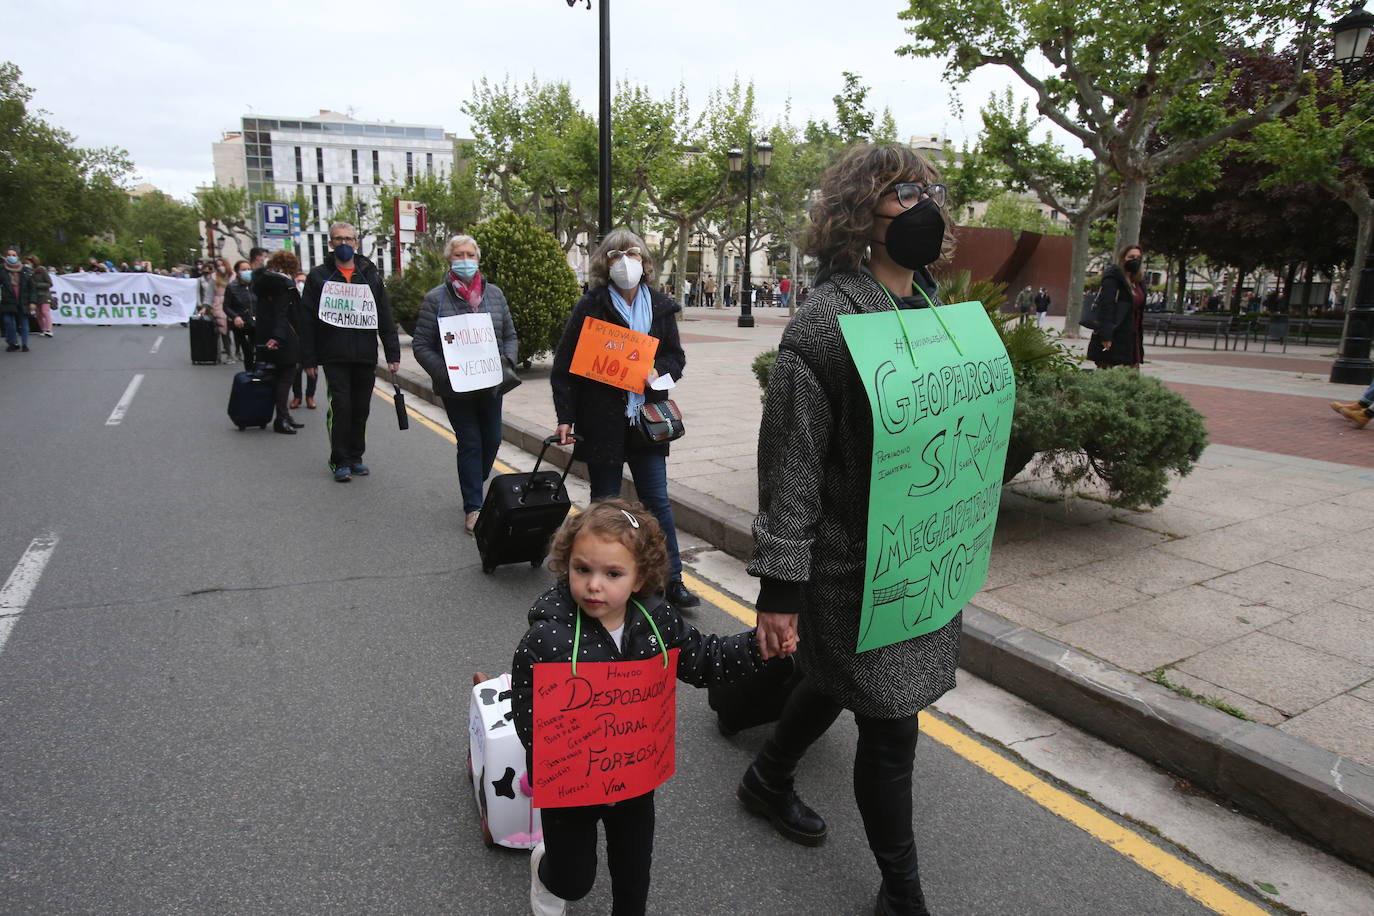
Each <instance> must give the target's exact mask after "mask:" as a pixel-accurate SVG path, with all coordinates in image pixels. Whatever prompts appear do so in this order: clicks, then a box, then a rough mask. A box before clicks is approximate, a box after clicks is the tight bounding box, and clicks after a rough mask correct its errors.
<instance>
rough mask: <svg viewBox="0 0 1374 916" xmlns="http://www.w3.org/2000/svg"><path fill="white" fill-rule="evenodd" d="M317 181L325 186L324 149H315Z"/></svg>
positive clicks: (318, 147)
mask: <svg viewBox="0 0 1374 916" xmlns="http://www.w3.org/2000/svg"><path fill="white" fill-rule="evenodd" d="M315 180H316V181H318V182H319V183H320V184H324V148H323V147H320V146H317V147H315Z"/></svg>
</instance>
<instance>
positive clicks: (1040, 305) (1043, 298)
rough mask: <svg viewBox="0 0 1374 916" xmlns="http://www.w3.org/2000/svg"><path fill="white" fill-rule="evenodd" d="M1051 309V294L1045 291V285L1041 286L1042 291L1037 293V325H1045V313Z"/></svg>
mask: <svg viewBox="0 0 1374 916" xmlns="http://www.w3.org/2000/svg"><path fill="white" fill-rule="evenodd" d="M1049 310H1050V294H1049V293H1047V292H1045V287H1043V286H1042V287H1040V291H1039V292H1037V293H1036V294H1035V326H1036V327H1037V328H1038V327H1043V326H1044V324H1045V313H1046V312H1048V311H1049Z"/></svg>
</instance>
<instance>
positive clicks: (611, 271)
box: [549, 229, 701, 608]
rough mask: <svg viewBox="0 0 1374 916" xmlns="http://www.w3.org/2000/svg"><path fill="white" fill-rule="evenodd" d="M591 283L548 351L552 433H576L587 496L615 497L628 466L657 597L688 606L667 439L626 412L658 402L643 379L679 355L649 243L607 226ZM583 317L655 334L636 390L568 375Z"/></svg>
mask: <svg viewBox="0 0 1374 916" xmlns="http://www.w3.org/2000/svg"><path fill="white" fill-rule="evenodd" d="M588 275H589V279H590V281H591V287H590V289H589V290H588V291H587V293H586V295H584V296H583V297H582V298H581V300H579V301H578V303H577V305H575V306H574V307H573V310H572V315H571V316H569V318H568V323H567V325H565V326H564V328H563V338H562V339H561V340H560V341H559V342H558V349H557V350H556V351H555V352H554V356H553V374H552V375H551V376H550V379H549V381H550V384H552V385H553V406H554V410H555V412H556V413H557V416H558V429H557V431H556V433H555V435H557V436H558V439H559V442H560V443H562V444H564V445H566V444H567V443H568V442H569V441H571V440H570V439H569V434H570V433H573V432H575V433H577V447H576V449H575V451H574V452H573V455H574V457H576V458H578V459H580V460H582V461H585V462H587V477H588V479H589V482H590V483H591V488H592V499H609V498H611V497H616V496H619V495H620V483H621V480H622V478H623V476H624V467H625V465H627V464H628V465H629V466H630V475H631V476H632V477H633V478H634V482H635V491H636V492H637V493H638V494H639V501H640V502H642V503H643V504H644V505H645V507H646V508H648V509H649V511H650V512H652V513H653V514H654V516H655V517H656V518H657V519H658V523H659V525H660V526H662V528H663V534H664V537H666V538H667V541H668V559H669V562H670V564H671V567H672V569H671V575H670V576H669V578H668V584H667V587H666V589H665V591H664V596H665V597H666V598H667V599H668V600H669V601H670V602H672V603H673V604H674V605H676V606H678V607H680V608H686V607H696V606H697V605H698V604H700V603H701V599H700V598H698V597H697V596H696V595H693V594H692V593H691V592H690V591H688V590H687V586H686V585H684V584H683V583H682V557H681V556H680V555H679V553H678V546H677V528H676V527H674V524H673V507H672V504H671V503H669V502H668V443H666V442H663V443H658V444H649V443H647V442H645V441H644V439H643V438H642V437H641V436H640V435H639V433H638V432H636V431H635V427H634V423H633V417H634V415H635V414H636V413H637V412H638V410H639V405H641V404H643V403H644V402H645V401H666V400H668V392H667V391H657V390H654V389H652V388H651V387H649V386H650V384H651V383H652V382H653V381H654V379H656V378H658V377H659V376H661V375H669V376H672V378H673V380H674V381H678V380H680V379H681V378H682V370H683V369H684V368H685V367H686V365H687V354H685V353H684V352H682V343H681V342H680V341H679V339H678V333H677V313H678V312H680V311H682V308H681V306H679V305H678V304H677V303H676V302H675V301H673V300H672V299H669V298H668V297H667V296H665V295H663V294H662V293H660V292H658V291H656V290H655V289H654V280H655V279H656V276H657V270H656V269H655V267H654V262H653V258H652V257H650V255H649V246H648V245H645V244H644V240H643V239H641V238H640V237H639V236H637V235H635V234H634V233H633V232H631V231H630V230H628V229H614V230H612V231H611V232H610V233H608V234H607V235H606V237H605V238H604V239H602V241H601V244H600V245H599V246H598V247H597V249H596V252H595V253H594V254H593V255H592V262H591V267H590V269H589V271H588ZM587 318H596V319H598V320H600V321H605V322H608V323H610V324H617V325H620V326H621V327H624V328H630V329H631V330H635V331H638V332H640V333H641V334H648V335H649V336H650V337H655V338H657V339H658V349H657V351H656V352H655V353H654V365H653V368H652V369H651V370H650V371H649V375H648V379H647V380H646V382H645V387H644V391H643V392H634V393H631V392H629V391H626V390H625V389H623V388H617V387H615V386H613V385H607V384H604V383H602V382H594V381H592V380H591V379H588V378H584V377H582V376H580V375H573V374H572V372H570V371H569V370H570V369H571V367H572V359H573V353H574V352H575V351H576V350H577V342H578V340H579V339H580V337H581V335H582V325H583V324H584V323H585V321H586V320H587Z"/></svg>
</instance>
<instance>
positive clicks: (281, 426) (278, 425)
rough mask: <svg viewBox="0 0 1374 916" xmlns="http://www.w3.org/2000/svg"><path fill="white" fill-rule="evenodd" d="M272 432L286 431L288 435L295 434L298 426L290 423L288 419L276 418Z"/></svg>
mask: <svg viewBox="0 0 1374 916" xmlns="http://www.w3.org/2000/svg"><path fill="white" fill-rule="evenodd" d="M272 432H274V433H285V434H286V435H288V436H294V435H295V434H296V428H295V427H294V426H292V425H291V424H290V423H288V422H287V421H286V420H274V421H273V422H272Z"/></svg>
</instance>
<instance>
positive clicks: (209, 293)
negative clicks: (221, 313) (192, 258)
mask: <svg viewBox="0 0 1374 916" xmlns="http://www.w3.org/2000/svg"><path fill="white" fill-rule="evenodd" d="M195 271H196V275H197V276H196V305H197V308H196V314H198V315H208V314H210V309H211V307H212V306H213V305H214V304H215V276H214V274H215V266H214V265H213V264H211V263H210V262H209V261H201V262H200V263H199V264H197V265H195Z"/></svg>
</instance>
